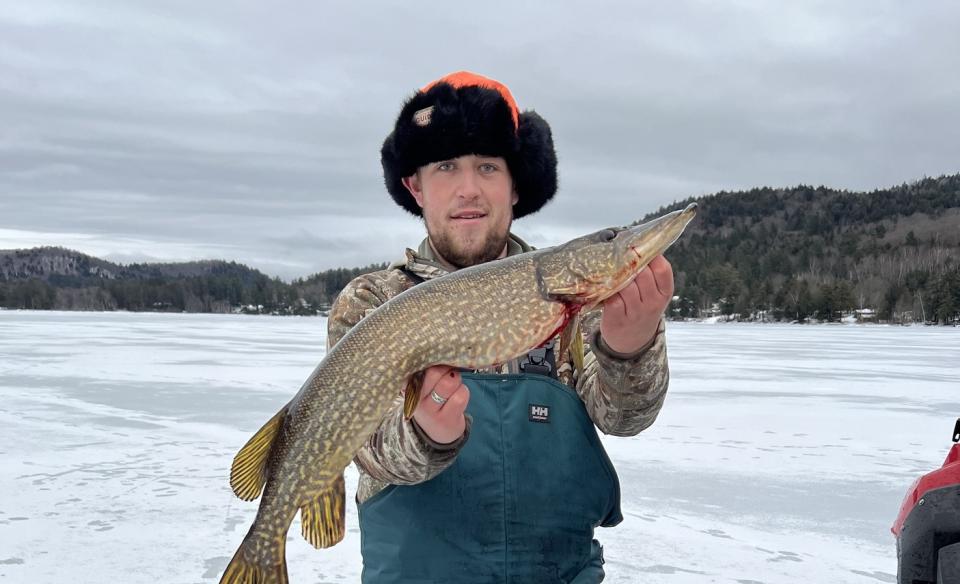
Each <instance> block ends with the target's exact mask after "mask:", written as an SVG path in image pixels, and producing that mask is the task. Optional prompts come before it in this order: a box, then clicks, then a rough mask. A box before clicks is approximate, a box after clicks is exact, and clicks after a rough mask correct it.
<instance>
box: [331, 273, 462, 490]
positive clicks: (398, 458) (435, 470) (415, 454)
mask: <svg viewBox="0 0 960 584" xmlns="http://www.w3.org/2000/svg"><path fill="white" fill-rule="evenodd" d="M392 272H393V273H392V274H390V273H388V275H387V276H386V277H385V278H384V279H383V280H380V279H378V278H377V277H375V276H374V275H371V274H367V275H364V276H360V277H358V278H356V279H355V280H353V281H352V282H350V283H349V284H348V285H347V286H346V287H345V288H344V289H343V291H341V292H340V295H339V296H338V297H337V299H336V301H334V303H333V307H332V308H331V310H330V316H329V317H328V319H327V348H328V350H329V349H330V348H331V347H333V346H334V345H336V344H337V342H338V341H339V340H340V339H341V338H343V336H344V335H345V334H347V332H348V331H349V330H350V329H351V328H353V327H354V326H355V325H356V324H357V323H358V322H360V320H361V319H363V318H364V317H365V316H367V315H368V314H370V313H371V312H373V311H374V310H376V309H377V307H379V306H380V305H381V304H383V303H384V302H386V301H387V300H389V299H390V298H391V297H393V296H395V295H396V294H399V293H400V292H402V291H403V290H404V289H406V288H407V287H408V286H409V285H410V284H409V282H408V281H407V280H406V278H404V277H403V276H402V275H400V273H399V272H396V271H392ZM371 356H372V357H373V358H376V347H371ZM402 391H403V388H400V387H398V388H397V400H396V402H395V403H394V405H393V407H391V408H390V410H389V411H388V412H387V414H386V416H384V418H383V420H382V421H381V422H380V425H379V426H378V427H377V430H376V431H375V432H374V433H373V435H371V436H370V439H369V440H367V442H366V444H364V446H363V447H362V448H361V449H360V451H359V452H357V454H356V456H355V457H354V462H356V463H357V465H358V466H359V467H360V468H361V469H362V470H363V471H364V472H365V473H366V474H368V475H369V476H370V478H372V479H374V480H375V481H379V482H381V483H386V484H395V485H402V484H406V485H409V484H416V483H420V482H423V481H427V480H430V479H431V478H433V477H435V476H436V475H438V474H440V472H441V471H443V470H444V469H446V468H447V467H448V466H450V464H451V463H453V461H454V459H455V458H456V455H457V453H458V452H459V450H460V447H461V446H462V445H463V444H464V442H466V440H467V437H468V435H469V433H470V419H469V417H468V418H467V431H466V432H464V435H463V436H461V437H460V439H459V440H457V441H456V442H453V443H451V444H437V443H435V442H433V441H432V440H431V439H430V438H429V437H428V436H427V435H426V433H424V432H423V430H421V429H420V427H419V426H418V425H417V424H416V423H415V422H414V421H413V420H406V419H405V418H404V416H403V396H402ZM364 498H365V497H361V499H364Z"/></svg>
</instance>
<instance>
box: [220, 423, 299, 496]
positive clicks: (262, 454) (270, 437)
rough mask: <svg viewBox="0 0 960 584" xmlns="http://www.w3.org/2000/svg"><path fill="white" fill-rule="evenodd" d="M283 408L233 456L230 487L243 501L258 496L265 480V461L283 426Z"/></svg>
mask: <svg viewBox="0 0 960 584" xmlns="http://www.w3.org/2000/svg"><path fill="white" fill-rule="evenodd" d="M289 407H290V406H288V405H287V406H283V408H282V409H281V410H280V411H279V412H277V413H276V415H275V416H273V417H272V418H270V421H269V422H267V423H266V424H264V425H263V427H262V428H260V429H259V430H257V433H256V434H254V435H253V438H251V439H250V440H248V441H247V443H246V444H244V445H243V448H241V449H240V452H238V453H237V455H236V456H235V457H234V458H233V466H231V467H230V487H231V488H232V489H233V492H234V493H235V494H236V495H237V497H240V498H241V499H243V500H244V501H253V500H254V499H256V498H257V497H259V496H260V491H261V490H263V484H264V483H265V482H266V481H267V461H268V460H269V458H270V450H271V449H272V446H273V441H274V439H275V438H276V437H277V432H278V431H279V430H280V428H282V427H283V419H284V418H285V417H286V415H287V409H288V408H289Z"/></svg>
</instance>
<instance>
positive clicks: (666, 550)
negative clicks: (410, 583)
mask: <svg viewBox="0 0 960 584" xmlns="http://www.w3.org/2000/svg"><path fill="white" fill-rule="evenodd" d="M325 329H326V322H325V320H324V319H321V318H275V317H264V316H261V317H249V316H237V315H175V314H128V313H64V312H12V311H3V312H0V398H2V399H0V438H2V440H0V457H2V461H3V464H2V467H0V492H2V493H3V496H2V498H0V579H2V580H5V581H9V582H17V583H20V582H24V583H26V582H30V583H32V582H58V581H72V582H90V583H101V582H164V583H203V582H216V581H217V579H218V578H219V575H220V572H221V571H222V569H223V567H224V566H225V565H226V562H227V560H228V559H229V557H230V556H231V555H232V554H233V552H234V550H235V549H236V546H237V544H238V543H239V541H240V539H241V538H242V536H243V534H244V533H245V532H246V530H247V528H248V526H249V525H250V522H251V520H252V518H253V514H254V512H255V510H256V503H244V502H241V501H239V500H237V499H236V498H235V497H234V496H233V495H232V493H231V491H230V488H229V485H228V484H227V476H228V471H229V466H230V462H231V459H232V457H233V455H234V453H235V452H236V450H237V449H238V448H239V447H240V446H241V445H242V444H243V443H244V442H245V441H246V440H247V438H249V436H250V435H251V433H252V432H253V431H255V430H256V429H257V428H259V427H260V425H261V424H262V423H263V422H265V421H266V420H267V419H268V418H269V417H270V416H271V415H272V414H273V413H274V412H276V410H277V409H278V408H279V407H280V406H282V405H283V404H284V403H285V402H286V401H287V400H288V399H289V398H290V397H291V396H292V395H293V394H294V393H295V392H296V390H297V389H298V388H299V386H300V384H301V383H302V382H303V380H304V379H306V377H307V375H308V374H309V373H310V371H311V370H312V369H313V367H314V366H315V365H316V364H317V363H318V362H319V361H320V359H321V358H322V356H323V354H324V346H325V342H326V339H325ZM667 334H668V347H669V352H670V364H671V372H672V381H671V389H670V395H669V398H668V400H667V403H666V405H665V406H664V409H663V412H662V413H661V415H660V418H659V420H658V421H657V422H656V424H655V425H654V426H653V427H652V428H650V429H649V430H647V431H646V432H644V433H643V434H641V435H640V436H637V437H635V438H613V437H605V438H604V443H605V444H606V446H607V448H608V450H609V452H610V455H611V458H612V459H613V461H614V464H615V465H616V466H617V469H618V471H619V473H620V479H621V485H622V490H623V510H624V515H625V518H626V519H625V521H624V522H623V523H622V524H621V525H620V526H618V527H616V528H613V529H603V530H600V531H599V532H598V537H599V538H600V539H601V540H602V542H603V543H604V546H605V556H606V559H607V564H606V569H607V581H609V582H614V583H628V582H629V583H633V582H636V583H640V582H642V583H685V582H690V583H701V582H730V583H738V584H753V583H758V582H763V583H767V584H779V583H784V584H786V583H789V584H794V583H797V582H824V583H826V582H830V583H831V584H837V583H847V582H849V583H854V582H857V583H875V582H894V581H895V574H896V557H895V547H894V540H893V537H892V535H891V534H890V531H889V528H890V525H891V523H892V522H893V519H894V517H895V516H896V513H897V510H898V507H899V504H900V501H901V500H902V498H903V496H904V494H905V492H906V489H907V487H908V486H909V485H910V483H911V482H912V481H913V480H914V478H916V477H917V476H919V475H920V474H922V473H924V472H926V471H928V470H931V469H933V468H935V467H938V466H939V465H940V464H941V463H942V462H943V458H944V456H945V455H946V452H947V449H948V446H949V434H950V430H951V429H952V427H953V421H954V419H955V418H956V417H957V416H960V329H956V328H933V327H908V328H901V327H884V326H856V325H821V326H791V325H736V324H717V325H705V324H694V323H682V324H681V323H677V324H671V325H670V326H669V329H668V333H667ZM355 486H356V473H355V472H354V471H353V469H350V471H349V472H348V474H347V489H348V491H349V492H351V493H352V492H353V491H354V490H355ZM347 521H348V533H347V537H346V540H345V541H344V542H343V543H342V544H340V545H338V546H336V547H335V548H333V549H331V550H325V551H316V550H314V549H312V548H311V547H310V546H309V545H308V544H307V543H306V542H304V541H303V540H302V538H301V537H300V535H299V521H296V522H295V523H294V525H293V526H292V528H291V531H290V541H289V544H288V550H287V561H288V565H289V569H290V576H291V582H294V583H307V582H312V583H315V582H355V581H357V580H358V579H359V573H360V556H359V536H358V533H357V528H356V521H357V519H356V508H355V506H354V505H352V504H350V505H348V517H347Z"/></svg>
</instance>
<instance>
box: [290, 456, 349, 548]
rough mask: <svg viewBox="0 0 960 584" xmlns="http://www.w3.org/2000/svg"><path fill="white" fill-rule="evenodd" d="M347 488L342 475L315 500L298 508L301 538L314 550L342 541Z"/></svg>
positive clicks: (344, 526)
mask: <svg viewBox="0 0 960 584" xmlns="http://www.w3.org/2000/svg"><path fill="white" fill-rule="evenodd" d="M346 492H347V488H346V486H345V485H344V483H343V473H340V475H339V476H338V477H337V478H336V479H335V480H334V481H333V484H332V485H331V486H330V488H328V489H327V490H325V491H323V492H322V493H320V496H318V497H317V498H316V499H314V500H312V501H310V502H308V503H307V504H306V505H304V506H302V507H300V524H301V526H302V528H303V538H304V539H305V540H307V541H309V542H310V545H312V546H313V547H315V548H328V547H330V546H333V545H336V544H337V543H339V542H340V540H342V539H343V533H344V531H345V529H346V519H345V516H344V508H345V507H346V500H347V495H346Z"/></svg>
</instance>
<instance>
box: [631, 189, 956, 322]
mask: <svg viewBox="0 0 960 584" xmlns="http://www.w3.org/2000/svg"><path fill="white" fill-rule="evenodd" d="M691 202H696V203H697V204H698V206H699V212H698V217H697V219H695V220H694V221H693V222H692V223H691V225H690V226H689V227H688V228H687V231H686V233H685V234H684V235H683V237H682V238H681V239H680V241H678V242H677V243H676V244H675V245H674V247H673V248H671V250H670V251H668V252H667V256H668V257H669V258H670V260H671V262H672V263H673V265H674V266H675V269H676V281H677V286H676V290H677V294H678V295H679V296H680V302H679V304H678V305H677V306H676V312H675V314H677V315H682V316H707V315H716V314H726V315H734V317H735V318H739V319H743V320H749V319H771V318H772V319H775V320H790V321H792V320H800V321H803V320H805V319H808V318H817V319H819V320H836V319H837V318H839V317H840V315H841V314H844V313H846V314H856V311H857V310H860V309H868V310H867V311H866V312H864V311H861V312H860V313H859V314H860V315H861V316H862V317H863V318H866V319H871V318H879V319H880V320H884V321H892V322H904V321H911V320H914V321H919V320H921V319H925V320H926V321H928V322H955V321H957V320H958V318H960V174H958V175H952V176H942V177H939V178H929V179H923V180H921V181H918V182H915V183H912V184H904V185H901V186H899V187H893V188H889V189H883V190H877V191H873V192H870V193H854V192H848V191H837V190H834V189H829V188H825V187H817V188H814V187H808V186H798V187H796V188H790V189H772V188H759V189H753V190H750V191H744V192H721V193H718V194H716V195H712V196H706V197H700V198H691V199H687V200H685V201H681V202H678V203H676V204H674V205H671V206H669V207H666V208H663V209H660V210H659V211H657V212H656V213H652V214H650V215H649V216H648V217H646V218H644V219H643V221H646V220H649V219H652V218H654V217H656V216H658V215H660V214H663V213H665V212H668V211H672V210H676V209H680V208H683V207H685V206H686V205H687V204H689V203H691ZM869 310H873V311H875V313H876V314H875V315H874V316H871V315H870V312H869Z"/></svg>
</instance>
